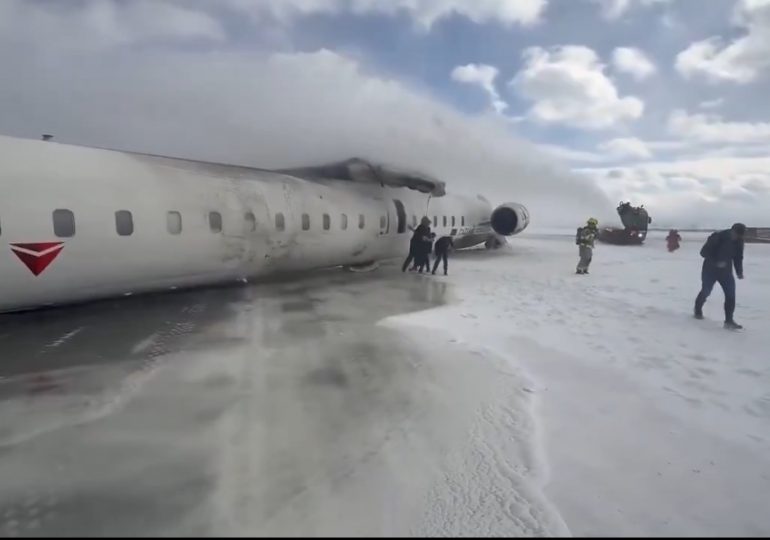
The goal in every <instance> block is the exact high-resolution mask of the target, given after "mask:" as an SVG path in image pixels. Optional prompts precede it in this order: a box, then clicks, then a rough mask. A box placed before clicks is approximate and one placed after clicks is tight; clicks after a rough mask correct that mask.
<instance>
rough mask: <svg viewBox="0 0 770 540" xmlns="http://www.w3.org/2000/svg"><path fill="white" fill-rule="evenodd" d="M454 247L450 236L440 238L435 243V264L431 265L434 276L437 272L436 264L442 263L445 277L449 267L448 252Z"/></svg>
mask: <svg viewBox="0 0 770 540" xmlns="http://www.w3.org/2000/svg"><path fill="white" fill-rule="evenodd" d="M454 247H455V244H454V242H453V241H452V237H451V236H442V237H441V238H439V239H438V240H437V241H436V246H435V248H434V249H435V253H436V262H435V263H434V264H433V272H432V274H434V275H435V273H436V270H438V263H439V262H441V261H444V275H447V270H448V267H449V260H448V257H449V250H450V249H451V248H454Z"/></svg>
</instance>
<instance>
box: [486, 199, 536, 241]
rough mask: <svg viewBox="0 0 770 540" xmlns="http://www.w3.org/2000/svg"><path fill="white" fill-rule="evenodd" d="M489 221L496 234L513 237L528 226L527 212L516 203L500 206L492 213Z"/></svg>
mask: <svg viewBox="0 0 770 540" xmlns="http://www.w3.org/2000/svg"><path fill="white" fill-rule="evenodd" d="M490 221H491V224H492V229H493V230H494V231H495V233H496V234H499V235H500V236H513V235H514V234H519V233H520V232H521V231H523V230H524V229H526V228H527V226H528V225H529V211H528V210H527V209H526V208H525V207H524V206H523V205H521V204H518V203H505V204H501V205H500V206H498V207H497V208H495V210H494V211H493V212H492V219H491V220H490Z"/></svg>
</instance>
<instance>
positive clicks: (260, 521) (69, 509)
mask: <svg viewBox="0 0 770 540" xmlns="http://www.w3.org/2000/svg"><path fill="white" fill-rule="evenodd" d="M571 234H572V233H571V232H570V231H565V232H564V233H563V234H560V235H554V234H542V233H540V234H526V235H524V236H522V237H521V238H516V239H515V240H514V241H513V242H512V246H511V248H510V249H508V250H501V251H498V252H493V253H488V252H486V251H483V250H482V251H480V252H475V253H459V254H456V255H455V256H453V257H452V258H451V259H450V276H448V277H444V276H435V277H432V276H418V275H414V274H402V273H401V272H400V271H399V269H398V268H397V267H396V266H395V265H393V266H385V267H384V268H382V269H381V270H379V271H378V272H375V273H372V274H347V273H341V272H337V271H332V272H327V273H322V275H318V276H315V277H311V278H309V279H308V278H306V279H302V280H300V281H297V282H290V283H283V284H266V285H262V286H258V287H242V288H229V289H211V290H202V291H193V292H187V293H180V294H173V295H160V296H155V297H148V298H132V299H129V300H121V301H117V302H107V303H101V304H95V305H91V306H81V307H77V308H72V309H68V310H53V311H50V312H42V313H38V314H26V315H21V316H13V317H3V318H0V351H1V353H2V354H1V355H0V358H1V359H2V362H0V479H2V481H1V482H0V536H36V535H49V534H53V535H57V536H61V535H66V536H74V535H78V534H86V535H113V534H118V535H127V536H130V535H141V536H148V535H153V534H160V535H166V536H169V535H171V536H179V535H204V536H211V535H216V536H226V535H235V536H244V535H271V534H276V535H293V536H297V535H323V536H332V535H338V534H339V535H432V536H447V535H462V536H476V535H482V536H502V535H524V536H553V535H566V534H570V533H572V534H574V535H591V534H597V535H602V536H609V535H613V534H620V535H647V534H651V535H665V534H678V535H699V534H704V535H710V536H714V535H741V534H746V535H768V534H770V512H768V503H767V501H768V499H769V498H770V497H768V495H770V480H769V479H768V476H769V475H770V472H768V471H770V452H768V451H769V450H770V418H769V417H770V384H768V383H769V382H770V381H769V380H768V377H769V376H770V366H768V362H770V360H768V358H769V356H768V353H767V351H768V350H769V346H770V333H768V332H767V328H769V326H768V322H770V308H768V306H769V305H770V272H768V266H769V265H770V249H769V248H768V246H753V245H752V246H748V247H747V249H746V280H745V281H742V282H739V286H738V310H737V313H736V316H737V318H738V320H739V321H740V322H742V323H744V324H745V325H746V327H747V329H746V331H744V332H743V333H733V332H728V331H725V330H723V329H722V328H721V304H722V299H721V292H720V291H719V290H718V289H717V290H715V292H714V295H713V296H712V298H711V299H710V301H709V303H708V304H707V306H706V314H707V320H705V321H695V320H694V319H692V317H691V313H690V312H691V307H692V302H693V299H694V296H695V294H696V293H697V290H698V286H699V283H698V280H699V274H700V259H699V257H698V249H699V247H700V245H701V242H702V240H703V236H702V235H699V236H691V235H688V234H685V235H684V236H685V243H684V244H683V247H682V249H681V250H680V251H678V252H676V253H674V254H669V253H667V252H666V251H665V245H664V242H663V240H662V235H660V236H655V235H652V236H651V238H650V240H649V241H648V244H647V245H645V246H643V247H641V248H640V247H617V246H602V245H600V246H598V247H597V249H596V253H595V260H594V264H593V265H592V269H591V270H592V273H591V275H589V276H576V275H575V274H574V266H575V264H576V262H577V254H576V247H575V246H574V244H573V243H572V239H571Z"/></svg>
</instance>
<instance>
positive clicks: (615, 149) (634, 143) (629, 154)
mask: <svg viewBox="0 0 770 540" xmlns="http://www.w3.org/2000/svg"><path fill="white" fill-rule="evenodd" d="M599 150H601V151H602V152H606V153H608V154H609V156H610V157H612V158H615V159H626V158H631V159H647V158H650V157H652V152H650V149H649V148H648V146H647V145H646V144H645V143H644V141H641V140H639V139H637V138H634V137H625V138H618V139H612V140H610V141H607V142H604V143H602V144H600V145H599Z"/></svg>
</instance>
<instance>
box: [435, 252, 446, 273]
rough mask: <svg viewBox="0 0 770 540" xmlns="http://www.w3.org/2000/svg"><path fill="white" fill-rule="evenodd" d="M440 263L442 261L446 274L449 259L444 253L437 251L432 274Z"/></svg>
mask: <svg viewBox="0 0 770 540" xmlns="http://www.w3.org/2000/svg"><path fill="white" fill-rule="evenodd" d="M441 261H444V274H446V273H447V269H448V268H449V258H448V257H447V252H446V251H443V252H441V251H439V252H438V253H436V262H435V263H433V273H434V274H435V273H436V270H437V269H438V263H440V262H441Z"/></svg>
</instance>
